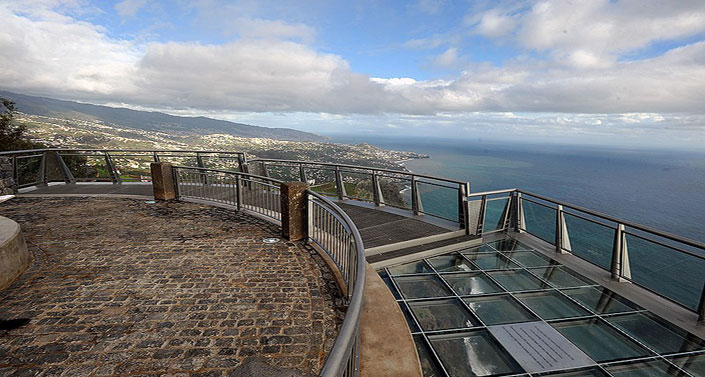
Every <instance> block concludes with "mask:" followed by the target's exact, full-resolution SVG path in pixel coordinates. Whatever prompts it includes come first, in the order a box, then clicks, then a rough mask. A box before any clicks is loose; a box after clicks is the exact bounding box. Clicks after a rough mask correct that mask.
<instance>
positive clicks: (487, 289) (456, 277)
mask: <svg viewBox="0 0 705 377" xmlns="http://www.w3.org/2000/svg"><path fill="white" fill-rule="evenodd" d="M442 276H443V279H445V281H446V282H447V283H448V285H450V286H451V287H452V288H453V290H454V291H455V293H457V294H458V295H459V296H464V295H479V294H487V293H499V292H504V291H503V290H502V288H500V286H499V285H497V283H495V282H494V281H492V279H490V278H488V277H487V276H486V275H485V274H483V273H482V272H476V273H467V274H443V275H442Z"/></svg>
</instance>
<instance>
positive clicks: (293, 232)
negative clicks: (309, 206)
mask: <svg viewBox="0 0 705 377" xmlns="http://www.w3.org/2000/svg"><path fill="white" fill-rule="evenodd" d="M306 190H308V185H307V184H305V183H303V182H283V183H282V184H281V188H280V193H281V209H282V236H284V238H286V239H287V240H289V241H298V240H300V239H303V238H304V237H306V200H307V198H306Z"/></svg>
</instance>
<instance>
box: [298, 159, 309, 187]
mask: <svg viewBox="0 0 705 377" xmlns="http://www.w3.org/2000/svg"><path fill="white" fill-rule="evenodd" d="M299 180H300V181H301V182H303V183H306V184H308V179H306V169H304V165H303V164H299Z"/></svg>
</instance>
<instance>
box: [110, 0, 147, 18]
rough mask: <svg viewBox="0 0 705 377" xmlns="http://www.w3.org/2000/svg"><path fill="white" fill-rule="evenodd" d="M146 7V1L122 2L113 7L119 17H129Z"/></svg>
mask: <svg viewBox="0 0 705 377" xmlns="http://www.w3.org/2000/svg"><path fill="white" fill-rule="evenodd" d="M145 5H147V0H123V1H121V2H119V3H117V4H116V5H115V10H116V11H117V12H118V14H119V15H120V17H131V16H134V15H135V14H137V12H138V11H139V10H140V9H141V8H142V7H144V6H145Z"/></svg>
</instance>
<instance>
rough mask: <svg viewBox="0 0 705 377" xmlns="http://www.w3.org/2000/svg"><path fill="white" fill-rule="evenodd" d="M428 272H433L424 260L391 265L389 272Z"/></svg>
mask: <svg viewBox="0 0 705 377" xmlns="http://www.w3.org/2000/svg"><path fill="white" fill-rule="evenodd" d="M426 272H433V270H431V268H430V267H428V266H427V265H426V263H425V262H424V261H422V260H420V261H416V262H411V263H405V264H400V265H398V266H394V267H389V273H390V274H392V275H393V276H395V275H406V274H421V273H426Z"/></svg>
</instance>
